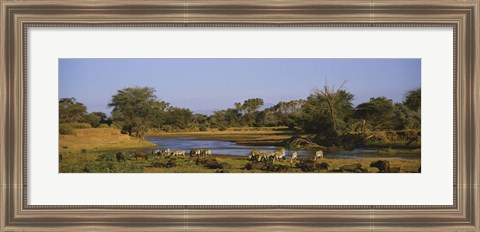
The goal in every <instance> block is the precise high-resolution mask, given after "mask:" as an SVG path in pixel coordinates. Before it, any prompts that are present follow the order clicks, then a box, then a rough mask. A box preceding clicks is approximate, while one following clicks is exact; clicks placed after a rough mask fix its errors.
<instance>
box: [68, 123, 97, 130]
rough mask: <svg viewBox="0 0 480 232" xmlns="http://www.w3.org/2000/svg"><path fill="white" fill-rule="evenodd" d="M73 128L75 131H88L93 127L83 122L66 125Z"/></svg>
mask: <svg viewBox="0 0 480 232" xmlns="http://www.w3.org/2000/svg"><path fill="white" fill-rule="evenodd" d="M65 124H68V125H70V126H71V127H73V128H74V129H88V128H92V125H90V124H88V123H83V122H72V123H65Z"/></svg>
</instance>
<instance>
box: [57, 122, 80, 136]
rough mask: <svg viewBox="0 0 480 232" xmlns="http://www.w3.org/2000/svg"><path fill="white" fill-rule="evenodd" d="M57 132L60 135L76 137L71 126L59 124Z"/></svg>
mask: <svg viewBox="0 0 480 232" xmlns="http://www.w3.org/2000/svg"><path fill="white" fill-rule="evenodd" d="M59 132H60V135H77V132H76V131H75V129H74V128H73V127H72V126H70V125H69V124H64V123H62V124H60V127H59Z"/></svg>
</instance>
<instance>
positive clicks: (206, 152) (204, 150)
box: [200, 149, 212, 156]
mask: <svg viewBox="0 0 480 232" xmlns="http://www.w3.org/2000/svg"><path fill="white" fill-rule="evenodd" d="M211 154H212V150H209V149H200V155H203V156H208V155H211Z"/></svg>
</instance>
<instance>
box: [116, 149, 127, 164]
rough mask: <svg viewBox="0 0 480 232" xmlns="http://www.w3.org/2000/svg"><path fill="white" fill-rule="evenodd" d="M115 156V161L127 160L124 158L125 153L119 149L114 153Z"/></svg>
mask: <svg viewBox="0 0 480 232" xmlns="http://www.w3.org/2000/svg"><path fill="white" fill-rule="evenodd" d="M115 156H116V157H117V162H120V161H123V162H127V160H125V155H124V154H123V152H121V151H119V152H117V153H115Z"/></svg>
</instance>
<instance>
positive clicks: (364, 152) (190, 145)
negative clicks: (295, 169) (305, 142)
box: [145, 136, 419, 159]
mask: <svg viewBox="0 0 480 232" xmlns="http://www.w3.org/2000/svg"><path fill="white" fill-rule="evenodd" d="M145 140H147V141H149V142H151V143H154V144H156V145H157V146H158V147H159V148H170V149H172V150H185V151H187V153H188V152H189V151H190V150H191V149H194V148H203V149H210V150H211V151H212V154H222V155H225V154H229V155H238V156H247V155H248V154H249V153H250V151H252V150H261V151H274V150H276V149H277V148H278V147H275V146H251V145H240V144H237V143H235V142H230V141H221V140H201V139H197V138H190V137H183V136H182V137H145ZM297 152H298V155H299V156H300V157H302V156H307V155H311V154H313V153H314V152H313V151H297ZM376 152H377V150H376V149H365V148H357V149H354V150H348V151H341V152H339V153H336V154H328V153H327V154H325V157H326V158H337V159H341V158H344V159H353V158H373V157H380V156H376V155H373V154H372V153H376ZM291 153H292V151H290V150H287V156H290V154H291ZM388 157H391V158H404V159H418V158H419V157H411V156H405V155H402V154H398V155H394V156H388Z"/></svg>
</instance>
